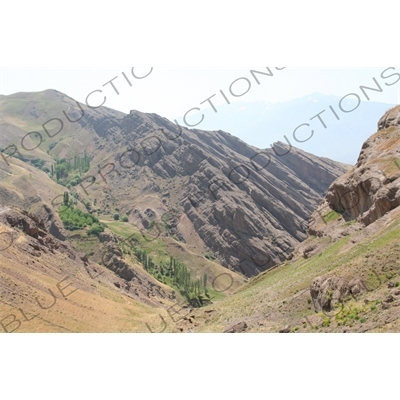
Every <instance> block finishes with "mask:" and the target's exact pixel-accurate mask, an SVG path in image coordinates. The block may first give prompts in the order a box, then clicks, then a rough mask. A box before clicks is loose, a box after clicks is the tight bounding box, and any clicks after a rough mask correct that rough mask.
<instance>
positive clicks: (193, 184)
mask: <svg viewBox="0 0 400 400" xmlns="http://www.w3.org/2000/svg"><path fill="white" fill-rule="evenodd" d="M0 106H1V112H2V114H1V120H0V123H1V130H2V135H1V142H0V144H1V146H2V147H3V149H5V150H4V153H6V154H13V155H15V156H17V157H18V158H20V159H21V160H22V161H27V162H29V163H30V164H31V165H32V164H33V165H42V169H44V170H46V171H48V173H47V175H49V174H50V172H49V170H50V168H51V166H52V165H55V164H56V163H57V160H62V159H66V162H65V163H66V164H68V162H69V163H70V164H71V163H72V162H74V163H76V157H79V158H80V157H83V156H84V154H86V156H85V157H88V158H90V167H89V168H88V169H87V171H85V173H84V174H82V173H81V171H80V173H79V174H78V175H77V174H76V173H75V175H73V174H72V175H71V174H68V173H66V172H65V170H61V167H63V168H64V167H65V168H67V167H66V166H62V165H59V166H57V165H55V167H54V169H55V170H57V171H56V175H57V174H59V175H60V176H58V175H57V176H58V178H57V176H56V177H55V179H53V181H54V180H55V181H58V183H61V184H63V185H64V186H66V187H67V188H68V189H70V192H69V193H70V195H71V196H72V197H73V198H76V199H77V200H79V201H80V202H81V203H83V202H86V203H88V207H89V208H90V210H92V211H93V212H94V213H95V214H96V215H98V216H100V217H101V218H103V219H104V216H107V215H108V216H111V215H113V214H114V213H116V212H118V213H120V214H121V215H126V216H127V217H128V220H129V223H130V224H131V225H134V226H136V227H137V228H138V229H141V230H149V228H151V229H153V233H154V234H155V235H158V236H160V237H165V238H168V239H166V240H174V241H175V242H176V243H175V244H174V246H175V247H182V243H183V244H186V245H188V246H191V251H192V252H195V253H196V254H198V255H199V256H202V257H204V255H205V254H207V257H208V258H209V259H211V260H215V261H217V262H218V263H219V264H221V265H222V266H224V267H225V268H229V269H231V270H233V271H236V272H239V273H242V274H244V275H246V276H252V275H255V274H257V273H259V272H260V271H263V270H265V269H267V268H270V267H272V266H273V265H275V264H277V263H280V262H282V261H283V260H284V259H285V258H286V257H287V255H288V254H290V252H291V250H292V249H293V248H294V246H296V245H297V244H298V243H299V242H301V241H302V240H304V239H305V238H306V233H305V225H306V224H305V221H307V220H308V218H309V216H310V214H311V212H312V211H313V209H314V208H315V207H316V205H317V204H318V202H319V201H320V200H321V198H322V196H323V194H324V193H325V191H326V190H327V188H328V187H329V185H330V184H331V183H332V181H333V180H334V179H335V178H337V177H338V176H340V175H341V174H342V173H343V172H345V170H346V168H345V167H344V166H343V165H342V164H340V163H337V162H334V161H331V160H328V159H324V158H319V157H315V156H313V155H311V154H309V153H306V152H304V151H301V150H299V149H296V148H295V147H293V146H291V145H288V144H285V143H282V142H277V143H275V144H274V147H273V148H272V149H267V150H263V151H262V150H260V149H257V148H255V147H253V146H249V145H247V144H246V143H244V142H243V141H241V140H239V139H238V138H236V137H234V136H232V135H230V134H229V133H227V132H223V131H214V132H207V131H202V130H197V129H193V130H189V129H186V128H182V127H179V126H177V125H175V124H173V123H171V122H170V121H168V120H167V119H165V118H162V117H160V116H158V115H155V114H143V113H140V112H137V111H131V113H130V114H128V115H125V114H123V113H120V112H117V111H113V110H110V109H107V108H104V107H101V108H97V109H90V108H89V107H87V106H84V105H81V104H78V103H77V102H76V101H74V100H73V99H71V98H69V97H68V96H66V95H64V94H62V93H59V92H57V91H53V90H49V91H45V92H42V93H19V94H15V95H11V96H6V97H4V98H3V99H1V100H0ZM4 153H3V156H2V158H3V160H0V161H3V163H2V168H4V167H5V166H6V164H7V159H8V156H5V155H4ZM68 160H69V161H68ZM65 163H64V164H65ZM61 164H62V163H61ZM59 167H60V168H59ZM65 168H64V169H65ZM69 168H72V167H69ZM53 178H54V177H53ZM51 185H53V186H54V185H55V182H54V183H52V184H51ZM51 185H50V186H51ZM2 190H3V192H4V193H6V195H4V196H3V197H2V198H3V202H6V200H5V199H6V198H7V196H9V192H10V190H13V189H10V185H8V186H7V187H3V189H2ZM34 192H35V190H33V191H31V190H29V191H28V192H25V191H24V190H22V189H21V190H20V191H19V193H18V194H17V195H14V200H13V203H14V204H16V205H18V206H20V207H23V208H29V207H32V206H33V203H34V202H33V201H32V200H31V199H30V198H29V197H28V196H32V193H34ZM37 198H38V199H39V198H40V199H43V196H42V195H40V194H39V193H38V194H37ZM46 201H47V204H48V203H49V199H48V198H47V199H46ZM30 203H32V204H30ZM4 205H8V204H6V203H5V204H4ZM50 206H51V205H50ZM55 213H56V212H55ZM158 236H157V237H158ZM177 243H181V244H177ZM171 246H172V244H171Z"/></svg>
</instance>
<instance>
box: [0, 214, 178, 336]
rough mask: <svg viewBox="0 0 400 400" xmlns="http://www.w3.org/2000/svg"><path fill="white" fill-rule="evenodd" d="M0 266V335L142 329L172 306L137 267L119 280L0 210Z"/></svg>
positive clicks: (28, 220) (36, 224)
mask: <svg viewBox="0 0 400 400" xmlns="http://www.w3.org/2000/svg"><path fill="white" fill-rule="evenodd" d="M121 262H122V261H121ZM0 265H1V267H0V325H1V326H0V332H14V331H16V332H145V331H148V329H147V328H146V324H147V323H149V324H152V322H153V321H157V322H158V321H159V315H160V314H161V315H164V316H165V317H166V316H167V312H166V308H167V307H168V306H171V305H173V304H174V303H175V302H176V299H175V296H173V295H172V294H171V290H170V289H169V288H168V287H166V286H165V285H162V284H160V283H159V282H157V281H156V280H155V279H154V278H152V277H151V276H150V275H149V274H148V273H147V272H146V271H144V270H143V268H141V267H140V266H138V265H136V266H135V265H127V264H125V269H126V270H129V271H130V272H131V274H132V276H131V278H130V279H129V280H127V279H121V278H120V277H119V276H117V275H116V274H114V273H113V272H111V271H110V270H109V269H107V268H106V267H104V266H100V265H98V264H97V263H94V262H92V261H90V260H89V259H88V258H87V257H86V256H85V255H84V254H79V253H77V252H76V251H75V249H74V248H73V247H72V246H71V245H70V244H69V243H68V242H67V241H60V240H58V239H55V238H54V237H53V236H52V235H51V234H50V233H49V232H48V231H47V229H46V227H45V226H44V225H43V224H42V222H41V221H39V220H38V219H36V217H35V216H33V215H30V214H28V213H26V212H24V211H18V210H16V209H9V208H5V207H1V209H0Z"/></svg>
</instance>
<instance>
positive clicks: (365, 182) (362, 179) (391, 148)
mask: <svg viewBox="0 0 400 400" xmlns="http://www.w3.org/2000/svg"><path fill="white" fill-rule="evenodd" d="M378 128H379V131H378V132H377V133H375V134H374V135H373V136H371V137H370V138H369V139H368V140H367V141H366V142H365V143H364V145H363V146H362V149H361V153H360V156H359V158H358V162H357V164H356V166H355V167H354V168H353V169H352V170H351V171H349V172H348V173H346V174H345V175H343V176H341V177H340V178H339V179H337V180H336V181H335V182H334V183H333V184H332V185H331V186H330V188H329V190H328V193H327V195H326V197H325V201H324V204H322V205H321V206H320V207H319V208H318V210H317V212H316V213H314V215H313V222H312V224H311V231H312V232H313V233H315V232H318V231H321V226H323V225H321V220H322V221H325V225H327V224H326V216H327V215H328V214H329V212H330V211H332V210H333V211H336V212H337V213H340V214H341V215H342V217H343V218H344V219H345V220H346V221H354V220H356V221H358V222H360V223H361V224H363V225H364V226H365V225H369V224H371V223H373V222H374V221H376V220H377V219H379V218H381V217H382V216H384V215H385V214H386V213H388V212H390V211H391V210H393V209H394V208H396V207H398V206H399V205H400V106H399V107H395V108H393V109H391V110H389V111H388V112H387V113H386V114H385V115H384V116H383V117H382V118H381V120H380V121H379V124H378ZM318 225H319V227H318ZM322 230H324V229H323V228H322Z"/></svg>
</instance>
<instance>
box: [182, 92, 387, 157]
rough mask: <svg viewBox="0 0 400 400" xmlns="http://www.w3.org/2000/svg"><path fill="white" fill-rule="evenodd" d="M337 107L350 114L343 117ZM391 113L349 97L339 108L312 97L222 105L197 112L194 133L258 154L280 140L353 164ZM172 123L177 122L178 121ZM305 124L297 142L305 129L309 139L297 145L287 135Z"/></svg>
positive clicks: (337, 101) (336, 102)
mask: <svg viewBox="0 0 400 400" xmlns="http://www.w3.org/2000/svg"><path fill="white" fill-rule="evenodd" d="M360 97H361V96H360ZM330 107H332V109H333V110H334V111H335V113H336V114H337V116H338V117H339V118H340V119H339V120H338V119H337V117H336V116H335V114H334V113H333V112H332V111H331V108H330ZM340 107H341V108H342V109H343V110H346V111H347V110H354V111H352V112H343V111H341V108H340ZM392 107H393V105H391V104H384V103H377V102H372V101H361V103H360V105H358V100H356V98H355V96H349V97H347V98H346V100H345V101H343V102H341V98H340V97H337V96H327V95H323V94H320V93H313V94H310V95H307V96H304V97H302V98H299V99H295V100H291V101H287V102H282V103H277V104H271V103H263V102H260V101H259V102H254V103H246V102H237V103H232V104H230V105H227V104H222V105H218V106H216V109H217V113H216V112H215V111H214V110H213V109H212V108H207V109H206V110H203V111H201V114H204V120H203V122H202V123H201V124H200V125H199V126H198V127H200V128H201V129H206V130H215V129H223V130H225V131H227V132H230V133H232V134H233V135H235V136H237V137H239V138H240V139H242V140H244V141H245V142H246V143H249V144H251V145H254V146H257V147H259V148H268V147H270V146H271V144H272V143H274V142H276V141H286V140H285V139H284V136H286V137H287V138H288V139H289V141H290V142H291V144H292V145H293V146H296V147H300V148H301V149H302V150H305V151H308V152H310V153H312V154H315V155H319V156H323V157H329V158H334V159H335V160H338V161H341V162H344V163H347V164H354V163H355V161H356V159H357V156H358V152H359V149H360V148H361V145H362V144H363V142H364V141H365V140H366V139H367V138H368V137H369V136H370V135H372V134H373V133H374V132H375V130H376V121H378V120H379V118H380V117H381V116H382V115H383V114H384V113H385V112H386V111H387V110H388V109H390V108H392ZM321 112H322V114H320V113H321ZM199 113H200V112H199ZM318 114H320V118H321V120H322V121H323V122H321V121H320V120H319V119H318V117H317V118H314V119H313V117H315V116H317V115H318ZM190 118H192V119H193V121H198V120H200V117H199V116H196V114H195V113H193V116H191V117H190ZM188 119H189V117H188ZM189 120H190V119H189ZM178 121H182V119H181V118H178ZM305 123H308V124H310V128H301V129H299V130H298V136H296V137H297V139H299V140H306V139H308V138H309V137H310V134H311V133H310V129H313V130H314V135H313V136H312V137H311V138H310V139H309V140H307V141H306V142H304V143H301V142H298V141H296V140H295V139H294V137H293V131H294V130H295V129H296V128H297V127H298V126H299V125H301V124H305ZM323 124H325V126H326V128H325V127H324V125H323Z"/></svg>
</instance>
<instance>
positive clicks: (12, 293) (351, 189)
mask: <svg viewBox="0 0 400 400" xmlns="http://www.w3.org/2000/svg"><path fill="white" fill-rule="evenodd" d="M0 110H1V114H0V130H1V134H0V147H1V149H0V150H1V154H0V288H1V292H0V293H1V294H0V296H1V297H0V320H1V329H0V330H2V331H5V332H12V331H15V332H344V331H345V332H353V331H354V332H397V331H398V330H399V326H398V324H399V315H398V314H399V313H398V310H400V309H399V305H400V242H399V237H400V227H399V222H400V208H399V205H400V179H399V178H400V107H397V108H394V109H392V110H390V111H388V113H386V114H385V115H384V116H383V117H382V119H381V120H380V121H379V122H378V121H377V122H378V124H377V126H378V128H377V129H378V131H377V133H376V134H375V135H373V136H372V137H371V138H370V139H368V140H367V141H366V142H365V144H364V145H363V147H362V149H361V153H360V157H359V159H358V162H357V164H356V165H355V166H348V165H343V164H341V163H339V162H335V161H333V160H329V159H326V158H321V157H317V156H314V155H312V154H309V153H306V152H304V151H302V150H300V149H297V148H295V147H293V144H292V143H291V142H290V141H289V140H287V141H286V142H278V143H274V145H273V147H272V148H269V149H257V148H255V147H253V146H250V145H247V144H246V143H244V142H242V141H241V140H239V139H237V138H236V137H234V136H232V135H230V134H229V133H227V132H223V131H213V132H208V131H202V130H197V129H187V128H184V127H180V126H179V125H177V124H175V123H172V122H170V121H168V120H167V119H165V118H162V117H160V116H158V115H156V114H144V113H140V112H138V111H131V112H130V114H123V113H120V112H117V111H114V110H111V109H108V108H105V107H100V108H97V109H90V108H89V107H87V106H84V105H82V104H80V103H77V102H76V101H75V100H73V99H71V98H69V97H68V96H66V95H64V94H62V93H60V92H57V91H54V90H48V91H45V92H40V93H18V94H15V95H11V96H2V97H1V98H0ZM286 139H287V138H286Z"/></svg>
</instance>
